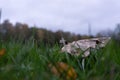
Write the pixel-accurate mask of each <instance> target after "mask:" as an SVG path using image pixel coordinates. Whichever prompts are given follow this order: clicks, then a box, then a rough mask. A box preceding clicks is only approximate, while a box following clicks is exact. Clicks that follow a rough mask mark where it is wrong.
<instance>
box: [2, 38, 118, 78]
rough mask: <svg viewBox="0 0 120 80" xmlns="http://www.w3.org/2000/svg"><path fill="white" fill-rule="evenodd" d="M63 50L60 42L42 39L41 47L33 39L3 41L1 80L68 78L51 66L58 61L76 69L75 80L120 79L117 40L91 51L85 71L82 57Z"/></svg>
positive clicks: (86, 61)
mask: <svg viewBox="0 0 120 80" xmlns="http://www.w3.org/2000/svg"><path fill="white" fill-rule="evenodd" d="M60 49H61V46H60V45H59V44H57V43H56V44H55V45H54V46H52V47H51V45H49V44H48V45H44V44H43V43H42V42H41V43H39V46H38V45H37V44H36V43H35V42H34V41H33V39H30V40H28V41H26V42H24V43H23V41H14V40H10V41H8V42H2V41H1V42H0V80H65V79H67V78H66V76H68V77H70V75H69V74H66V72H62V73H59V74H60V76H57V75H56V74H55V73H53V71H52V70H51V69H52V67H50V66H49V65H50V64H52V65H53V66H55V64H56V63H59V62H64V63H65V64H67V65H68V66H71V67H72V69H74V71H75V73H76V78H75V80H120V45H118V44H117V43H116V42H115V41H114V40H111V41H110V42H109V43H108V45H106V47H105V48H102V49H98V50H92V51H91V54H92V55H90V56H89V57H88V58H87V59H86V60H85V70H83V69H82V68H81V56H79V57H76V56H71V55H69V54H67V53H62V52H61V51H60ZM58 68H60V67H57V69H58ZM70 74H72V72H70ZM69 79H70V78H69ZM71 80H73V79H71Z"/></svg>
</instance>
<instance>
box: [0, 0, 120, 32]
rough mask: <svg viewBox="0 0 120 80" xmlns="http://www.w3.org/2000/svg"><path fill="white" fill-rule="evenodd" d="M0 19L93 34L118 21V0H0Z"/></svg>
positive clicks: (119, 19) (119, 13) (119, 14)
mask: <svg viewBox="0 0 120 80" xmlns="http://www.w3.org/2000/svg"><path fill="white" fill-rule="evenodd" d="M0 8H2V22H3V21H4V20H5V19H9V20H10V22H12V23H16V22H21V23H27V24H29V25H30V26H33V25H36V26H38V27H43V28H46V29H50V30H53V31H55V30H58V29H61V30H64V31H70V32H74V33H80V34H88V23H89V24H91V28H92V34H96V33H97V32H99V31H101V30H105V29H114V28H115V27H116V24H117V23H120V0H0Z"/></svg>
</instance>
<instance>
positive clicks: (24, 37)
mask: <svg viewBox="0 0 120 80" xmlns="http://www.w3.org/2000/svg"><path fill="white" fill-rule="evenodd" d="M117 28H120V25H117ZM116 30H119V29H116ZM115 32H116V31H115ZM117 32H118V33H119V32H120V31H117ZM112 34H113V32H112V31H110V30H107V31H102V32H99V33H98V34H96V36H88V35H80V34H74V33H71V32H64V31H62V30H57V31H55V32H53V31H51V30H47V29H45V28H39V27H37V26H28V25H27V24H24V23H20V22H16V23H15V24H14V25H13V24H12V23H11V22H10V21H9V20H5V21H4V22H3V23H1V24H0V40H1V41H2V42H6V41H9V40H14V41H18V40H21V41H24V42H25V41H28V40H29V39H30V38H33V39H34V40H35V41H36V42H42V43H44V44H48V43H49V44H51V45H53V44H55V43H59V41H60V39H61V37H64V38H65V40H67V41H69V42H71V41H73V40H79V39H85V38H91V37H101V36H111V35H112Z"/></svg>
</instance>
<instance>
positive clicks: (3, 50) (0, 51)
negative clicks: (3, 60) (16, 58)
mask: <svg viewBox="0 0 120 80" xmlns="http://www.w3.org/2000/svg"><path fill="white" fill-rule="evenodd" d="M4 54H5V49H4V48H2V49H1V50H0V56H3V55H4Z"/></svg>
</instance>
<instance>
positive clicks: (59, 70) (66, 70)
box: [49, 62, 77, 80]
mask: <svg viewBox="0 0 120 80" xmlns="http://www.w3.org/2000/svg"><path fill="white" fill-rule="evenodd" d="M49 68H50V70H51V72H52V73H53V74H55V75H57V76H59V77H64V78H65V80H76V78H77V73H76V72H75V70H74V68H73V67H71V66H69V65H67V64H66V63H64V62H58V63H56V64H55V66H54V65H52V64H49Z"/></svg>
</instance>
